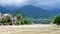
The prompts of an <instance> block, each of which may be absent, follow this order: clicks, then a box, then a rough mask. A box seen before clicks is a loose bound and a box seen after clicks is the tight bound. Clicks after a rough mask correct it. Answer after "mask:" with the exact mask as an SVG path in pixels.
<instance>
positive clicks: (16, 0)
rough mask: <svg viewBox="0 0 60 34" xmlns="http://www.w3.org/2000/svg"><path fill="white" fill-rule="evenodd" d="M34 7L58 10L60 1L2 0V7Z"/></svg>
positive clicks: (0, 4)
mask: <svg viewBox="0 0 60 34" xmlns="http://www.w3.org/2000/svg"><path fill="white" fill-rule="evenodd" d="M26 5H33V6H36V7H42V8H47V9H48V8H57V7H59V6H60V0H0V6H4V7H5V6H14V7H22V6H26Z"/></svg>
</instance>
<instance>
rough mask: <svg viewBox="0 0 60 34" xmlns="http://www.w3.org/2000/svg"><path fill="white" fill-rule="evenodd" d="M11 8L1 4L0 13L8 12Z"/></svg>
mask: <svg viewBox="0 0 60 34" xmlns="http://www.w3.org/2000/svg"><path fill="white" fill-rule="evenodd" d="M8 12H9V10H8V9H7V8H5V7H2V6H0V13H8Z"/></svg>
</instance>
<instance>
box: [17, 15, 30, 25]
mask: <svg viewBox="0 0 60 34" xmlns="http://www.w3.org/2000/svg"><path fill="white" fill-rule="evenodd" d="M16 17H17V19H18V20H17V22H16V24H17V25H24V24H30V21H29V20H28V19H27V18H24V17H23V16H22V15H21V14H17V15H16Z"/></svg>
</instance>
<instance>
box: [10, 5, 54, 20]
mask: <svg viewBox="0 0 60 34" xmlns="http://www.w3.org/2000/svg"><path fill="white" fill-rule="evenodd" d="M10 13H11V14H13V15H16V14H22V15H23V16H25V17H29V18H35V19H36V18H50V17H51V16H54V13H52V12H50V11H47V10H44V9H42V8H39V7H35V6H32V5H28V6H24V7H22V8H19V9H17V10H15V11H10Z"/></svg>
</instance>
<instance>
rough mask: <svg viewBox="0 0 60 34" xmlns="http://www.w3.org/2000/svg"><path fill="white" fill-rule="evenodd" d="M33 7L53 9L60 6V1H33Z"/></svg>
mask: <svg viewBox="0 0 60 34" xmlns="http://www.w3.org/2000/svg"><path fill="white" fill-rule="evenodd" d="M33 1H34V2H33ZM31 5H33V6H37V7H40V8H44V9H48V8H52V9H53V8H56V7H59V6H60V0H32V1H31Z"/></svg>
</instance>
